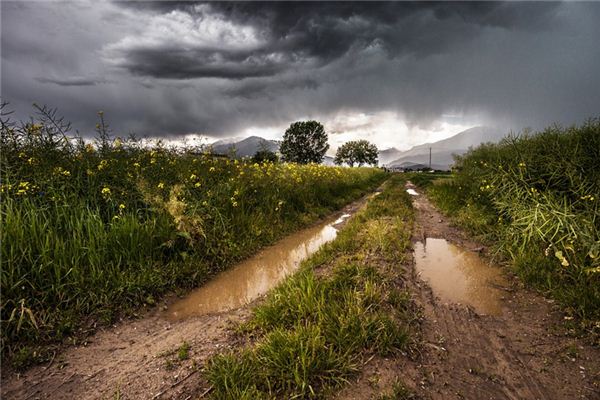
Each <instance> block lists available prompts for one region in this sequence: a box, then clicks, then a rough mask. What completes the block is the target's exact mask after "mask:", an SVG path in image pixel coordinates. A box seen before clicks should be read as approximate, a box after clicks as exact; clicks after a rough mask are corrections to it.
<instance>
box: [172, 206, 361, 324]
mask: <svg viewBox="0 0 600 400" xmlns="http://www.w3.org/2000/svg"><path fill="white" fill-rule="evenodd" d="M350 216H351V214H343V215H341V216H339V217H338V218H337V219H335V220H334V219H329V220H327V221H325V222H323V223H321V224H318V225H316V226H314V227H311V228H309V229H305V230H302V231H300V232H296V233H294V234H291V235H289V236H287V237H286V238H284V239H282V240H280V241H279V242H277V243H276V244H275V245H273V246H269V247H267V248H265V249H263V250H261V251H260V252H258V254H256V255H255V256H253V257H251V258H249V259H247V260H245V261H243V262H242V263H240V264H239V265H236V266H234V267H233V268H231V269H229V270H227V271H225V272H223V273H221V274H219V276H217V277H215V278H214V279H213V280H211V281H210V282H208V283H207V284H206V285H204V286H202V287H200V288H198V289H196V290H195V291H193V292H192V293H190V294H189V295H188V296H186V297H185V298H184V299H181V300H179V301H177V302H175V303H174V304H172V305H171V306H169V307H168V309H167V311H166V313H165V314H166V318H167V319H169V320H171V321H175V320H180V319H185V318H189V317H191V316H195V315H204V314H209V313H214V312H222V311H228V310H232V309H235V308H239V307H241V306H243V305H246V304H249V303H250V302H252V301H254V300H256V299H257V298H259V297H260V296H262V295H264V294H265V293H267V292H268V291H269V290H270V289H272V288H274V287H275V286H277V285H278V284H279V283H280V282H281V281H282V280H283V279H285V277H287V276H288V275H290V274H292V273H293V272H294V271H296V270H297V269H298V267H299V266H300V263H301V262H302V261H303V260H305V259H306V258H308V257H309V256H310V255H311V254H313V253H315V252H316V251H317V250H318V249H319V248H320V247H321V246H322V245H323V244H325V243H327V242H330V241H332V240H333V239H335V237H336V236H337V231H338V230H337V227H338V226H339V225H341V224H342V223H343V222H344V220H345V219H346V218H349V217H350Z"/></svg>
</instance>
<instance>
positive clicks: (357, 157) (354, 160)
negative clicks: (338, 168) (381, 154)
mask: <svg viewBox="0 0 600 400" xmlns="http://www.w3.org/2000/svg"><path fill="white" fill-rule="evenodd" d="M377 154H378V151H377V146H375V145H374V144H372V143H369V142H368V141H367V140H352V141H350V142H346V143H344V144H343V145H341V146H340V147H339V148H338V150H337V152H336V153H335V160H334V162H335V163H336V164H337V165H340V164H343V163H346V164H348V165H349V166H351V167H353V166H354V164H358V166H359V167H360V166H362V165H363V164H371V165H376V164H377Z"/></svg>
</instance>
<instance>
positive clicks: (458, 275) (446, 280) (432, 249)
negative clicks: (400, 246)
mask: <svg viewBox="0 0 600 400" xmlns="http://www.w3.org/2000/svg"><path fill="white" fill-rule="evenodd" d="M414 262H415V270H416V272H417V274H418V275H419V276H420V277H421V279H423V280H424V281H425V282H426V283H427V284H428V285H429V286H431V288H432V290H433V292H434V293H435V294H436V296H438V297H439V298H440V300H441V301H446V302H449V303H456V304H467V305H469V306H472V307H473V308H474V309H475V311H476V312H477V313H479V314H490V315H501V314H502V303H503V300H502V299H503V296H504V291H503V290H502V288H503V287H505V286H506V279H504V276H503V275H502V273H501V270H500V269H499V268H497V267H495V266H493V265H492V264H491V263H490V262H487V261H486V260H484V259H483V258H482V257H480V256H479V254H477V253H475V252H472V251H469V250H464V249H463V248H461V247H459V246H457V245H454V244H452V243H448V241H447V240H446V239H440V238H430V237H429V238H426V239H425V241H424V242H421V241H418V242H416V243H414Z"/></svg>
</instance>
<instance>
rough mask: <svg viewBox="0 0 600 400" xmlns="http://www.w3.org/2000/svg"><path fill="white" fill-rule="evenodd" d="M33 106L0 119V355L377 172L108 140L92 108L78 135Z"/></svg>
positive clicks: (120, 303) (227, 255)
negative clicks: (91, 137)
mask: <svg viewBox="0 0 600 400" xmlns="http://www.w3.org/2000/svg"><path fill="white" fill-rule="evenodd" d="M39 111H40V118H39V120H35V121H33V122H31V123H26V124H21V125H16V124H13V123H12V122H11V121H8V120H3V121H2V135H1V141H0V173H1V180H2V181H1V186H0V190H1V196H2V202H1V205H0V216H1V224H2V226H1V228H2V229H1V230H0V242H1V246H0V247H1V248H0V251H1V272H0V284H1V291H2V298H1V304H0V314H1V315H0V317H1V320H2V326H1V333H2V336H1V338H2V342H1V343H2V352H3V354H6V353H13V354H17V351H18V354H27V353H28V352H31V351H30V350H31V349H26V350H27V351H25V350H23V351H20V350H18V349H19V348H22V346H24V345H35V346H37V345H39V344H44V343H51V342H57V341H60V340H62V339H63V338H64V337H67V336H69V335H72V334H73V332H75V331H77V330H78V329H79V328H81V327H82V325H83V322H85V321H90V320H91V321H92V322H93V321H95V320H99V319H100V320H105V321H110V320H111V319H113V318H114V316H115V315H116V314H118V313H126V312H128V311H129V310H134V309H135V308H136V307H139V306H140V305H143V304H149V305H153V304H155V303H156V300H157V298H158V297H159V296H160V295H161V294H163V293H165V292H167V291H169V290H172V289H175V288H177V289H185V288H189V287H193V286H196V285H198V284H200V283H202V282H204V281H205V280H206V279H208V277H209V276H210V275H211V274H214V273H216V272H218V271H220V270H223V269H225V268H227V267H228V266H230V265H232V264H233V263H235V262H237V261H239V260H241V259H243V258H245V257H247V256H249V255H251V254H252V253H253V252H255V251H256V250H257V249H258V248H260V247H262V246H264V245H267V244H270V243H272V242H273V241H275V240H277V239H278V238H281V237H282V236H284V235H285V234H287V233H289V232H291V231H293V230H296V229H298V228H300V227H303V226H306V225H307V224H309V223H312V222H314V221H315V220H317V219H318V218H320V217H323V216H325V215H327V214H329V213H331V212H332V211H334V210H337V209H339V208H340V207H341V206H343V205H344V204H347V203H348V202H350V201H352V200H354V199H357V198H359V197H360V196H362V195H364V194H365V193H366V192H368V191H370V190H373V189H374V188H375V187H377V186H378V185H380V184H381V183H382V182H383V180H385V179H386V174H385V173H384V172H382V171H380V170H378V169H374V168H352V169H350V168H338V167H326V166H322V165H314V164H311V165H296V164H283V163H273V162H264V163H260V164H259V163H254V162H251V161H248V160H237V159H235V160H234V159H229V158H226V157H216V156H213V155H211V154H210V152H209V149H207V148H203V147H185V148H183V147H167V146H165V145H163V144H161V143H160V142H158V143H154V144H152V143H150V144H149V143H147V142H141V141H138V140H136V139H135V138H130V139H123V138H114V139H112V138H111V137H110V135H109V134H108V127H107V126H106V125H105V123H104V119H103V116H102V115H100V118H101V121H100V124H99V125H98V132H97V133H98V136H97V139H96V142H95V144H91V143H86V142H84V141H83V139H82V138H81V137H78V136H74V135H71V134H70V133H69V132H68V127H67V126H66V125H64V124H62V123H61V122H60V120H57V119H56V118H55V117H54V116H53V115H52V112H50V111H49V110H47V109H44V108H40V109H39ZM3 115H4V114H3ZM36 354H39V352H37V350H36ZM21 358H22V357H21Z"/></svg>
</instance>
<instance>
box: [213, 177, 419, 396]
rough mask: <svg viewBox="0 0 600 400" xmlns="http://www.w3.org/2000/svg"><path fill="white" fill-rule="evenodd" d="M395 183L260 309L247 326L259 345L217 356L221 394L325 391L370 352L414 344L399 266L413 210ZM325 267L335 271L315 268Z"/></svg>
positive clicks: (410, 310) (215, 371)
mask: <svg viewBox="0 0 600 400" xmlns="http://www.w3.org/2000/svg"><path fill="white" fill-rule="evenodd" d="M392 181H393V182H388V184H387V186H386V188H385V190H384V192H383V193H382V194H381V195H380V196H378V197H375V198H374V199H372V200H371V201H370V202H369V203H368V206H367V209H366V210H364V211H362V212H360V213H358V214H357V215H355V216H354V217H353V218H352V219H351V220H350V221H349V222H348V225H347V226H345V227H344V229H343V230H342V231H341V232H340V234H339V235H338V237H337V238H336V239H335V240H334V241H333V242H331V243H329V244H327V245H325V246H324V247H323V248H322V249H321V250H319V251H318V252H317V253H316V254H315V255H313V256H312V257H311V258H309V259H308V260H306V261H305V262H304V263H303V265H302V266H301V270H300V272H299V273H297V274H296V275H294V276H293V277H291V278H289V279H288V280H286V281H285V282H284V283H283V284H282V285H280V286H279V287H278V288H276V289H275V290H273V291H272V292H271V293H270V294H269V296H268V297H267V299H266V300H265V302H264V303H263V304H261V305H260V306H258V307H257V308H256V309H255V310H254V315H253V318H252V320H251V321H250V322H249V323H248V324H247V326H246V327H245V328H246V331H247V332H248V333H249V334H250V335H252V336H256V335H258V336H259V337H260V339H259V340H258V342H257V343H256V344H255V345H253V346H251V347H250V348H245V349H240V350H238V351H237V352H233V353H225V354H221V355H218V356H216V357H214V358H213V359H212V360H211V361H210V362H209V366H208V370H207V375H208V379H209V381H210V383H211V384H212V385H213V387H214V391H213V398H215V399H240V398H273V397H276V398H320V397H322V396H323V395H324V394H326V393H328V392H330V391H331V390H332V389H334V388H336V387H339V386H341V385H343V384H344V383H345V382H347V380H348V379H349V378H350V377H351V376H352V375H353V374H354V373H356V372H357V370H358V369H359V368H360V366H361V364H362V363H363V362H364V360H365V359H366V358H367V357H368V356H369V355H371V354H381V355H389V354H393V353H395V352H398V351H406V350H407V349H408V348H409V347H410V345H411V343H413V341H414V339H413V338H412V337H411V333H412V325H413V322H414V319H415V312H414V309H413V307H412V305H411V303H410V301H409V295H408V293H407V292H406V291H403V290H401V289H400V288H401V283H400V282H401V278H400V277H401V270H400V267H399V265H398V264H399V263H401V262H402V261H403V260H404V254H405V252H406V250H407V249H408V248H409V246H410V235H411V224H412V209H411V208H410V199H409V198H408V195H407V194H406V192H405V191H404V190H403V186H402V182H401V181H399V179H398V178H394V179H392ZM375 231H377V232H375ZM391 243H394V245H391ZM324 268H327V269H329V268H330V269H331V271H330V272H328V273H326V272H321V273H319V272H316V270H315V269H319V270H321V271H323V269H324Z"/></svg>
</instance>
